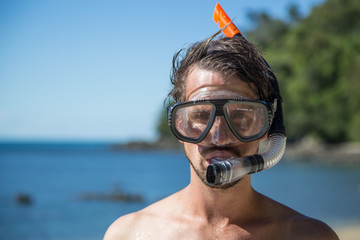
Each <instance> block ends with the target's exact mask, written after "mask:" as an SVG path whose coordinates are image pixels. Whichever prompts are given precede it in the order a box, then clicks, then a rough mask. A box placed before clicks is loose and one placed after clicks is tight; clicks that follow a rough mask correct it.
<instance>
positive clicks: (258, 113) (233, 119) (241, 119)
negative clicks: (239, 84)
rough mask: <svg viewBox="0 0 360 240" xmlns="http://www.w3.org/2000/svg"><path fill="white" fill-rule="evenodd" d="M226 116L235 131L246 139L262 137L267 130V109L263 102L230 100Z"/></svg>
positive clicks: (226, 107)
mask: <svg viewBox="0 0 360 240" xmlns="http://www.w3.org/2000/svg"><path fill="white" fill-rule="evenodd" d="M225 116H226V118H227V120H228V122H229V125H230V127H231V128H232V130H233V131H234V133H235V134H237V135H238V136H240V137H241V138H242V139H244V140H254V139H257V138H259V137H262V136H263V135H264V134H265V132H266V130H267V125H268V117H267V116H268V114H267V109H266V107H265V105H263V104H261V103H254V102H235V101H234V102H229V103H227V104H226V105H225Z"/></svg>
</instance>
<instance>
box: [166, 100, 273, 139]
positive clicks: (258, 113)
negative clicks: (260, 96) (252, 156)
mask: <svg viewBox="0 0 360 240" xmlns="http://www.w3.org/2000/svg"><path fill="white" fill-rule="evenodd" d="M275 109H276V101H275V102H274V103H268V102H265V101H260V100H251V99H247V98H241V97H238V98H227V99H204V100H203V99H202V100H194V101H188V102H183V103H175V104H174V105H172V106H170V107H169V108H168V120H169V125H170V128H171V130H172V132H173V133H174V135H175V136H176V137H177V138H178V139H179V140H181V141H185V142H190V143H199V142H201V141H202V140H203V139H204V138H205V137H206V135H207V134H208V133H209V131H210V130H211V128H212V126H213V124H214V122H215V119H216V117H224V118H225V120H226V123H227V125H228V127H229V129H230V130H231V132H232V133H233V134H234V135H235V136H236V138H237V139H238V140H240V141H242V142H250V141H254V140H258V139H261V138H262V137H263V136H264V135H265V134H266V133H267V132H268V130H269V127H270V126H271V123H272V119H273V116H274V112H275Z"/></svg>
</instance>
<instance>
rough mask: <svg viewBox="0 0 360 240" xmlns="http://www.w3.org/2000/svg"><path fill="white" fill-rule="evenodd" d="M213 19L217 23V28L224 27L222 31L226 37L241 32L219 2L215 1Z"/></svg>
mask: <svg viewBox="0 0 360 240" xmlns="http://www.w3.org/2000/svg"><path fill="white" fill-rule="evenodd" d="M213 19H214V21H215V22H216V23H217V24H219V28H224V27H225V28H224V29H223V33H224V34H225V36H226V37H233V36H235V35H236V34H241V32H240V31H239V29H238V28H237V27H236V26H235V24H234V23H233V22H232V21H231V19H230V18H229V17H228V15H227V14H226V13H225V11H224V9H222V7H221V6H220V4H219V3H216V6H215V11H214V16H213Z"/></svg>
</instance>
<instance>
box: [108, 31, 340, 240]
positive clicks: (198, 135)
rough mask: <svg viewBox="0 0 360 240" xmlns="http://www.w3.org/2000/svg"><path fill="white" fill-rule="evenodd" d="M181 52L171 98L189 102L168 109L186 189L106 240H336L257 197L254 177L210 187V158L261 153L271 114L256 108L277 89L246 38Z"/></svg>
mask: <svg viewBox="0 0 360 240" xmlns="http://www.w3.org/2000/svg"><path fill="white" fill-rule="evenodd" d="M180 52H181V51H180ZM180 52H179V53H178V54H176V55H175V57H174V60H173V74H172V79H171V81H172V83H173V85H174V88H173V90H172V91H171V93H170V95H171V96H172V98H173V99H174V101H175V102H177V103H184V102H189V101H190V102H191V103H189V104H179V106H180V107H176V108H173V109H172V116H171V117H172V118H173V119H175V120H173V121H172V130H173V132H174V133H175V135H176V136H177V138H179V140H180V141H181V142H183V143H184V149H185V153H186V156H187V158H188V160H189V162H190V165H191V167H190V171H191V179H190V184H189V185H188V186H187V187H186V188H184V189H183V190H181V191H179V192H177V193H175V194H173V195H171V196H169V197H167V198H165V199H163V200H161V201H159V202H157V203H154V204H152V205H150V206H149V207H147V208H145V209H143V210H141V211H138V212H136V213H132V214H129V215H126V216H123V217H121V218H119V219H118V220H116V221H115V222H114V223H113V224H112V225H111V226H110V227H109V229H108V231H107V233H106V235H105V240H113V239H272V240H274V239H276V240H279V239H291V240H294V239H327V240H329V239H338V237H337V236H336V234H335V233H334V232H333V230H332V229H331V228H329V227H328V226H327V225H326V224H325V223H323V222H320V221H318V220H315V219H311V218H309V217H306V216H304V215H302V214H300V213H298V212H296V211H294V210H292V209H290V208H288V207H286V206H284V205H282V204H280V203H278V202H276V201H274V200H272V199H270V198H268V197H266V196H264V195H262V194H260V193H258V192H256V191H255V190H254V189H253V188H252V186H251V175H245V176H244V177H242V178H241V179H240V180H237V181H234V182H231V183H227V184H223V185H211V184H209V183H208V182H207V179H206V169H207V167H208V165H209V164H211V163H212V162H213V160H212V159H217V160H218V161H222V160H224V159H229V158H238V157H243V156H249V155H254V154H256V153H258V149H259V143H260V141H262V140H264V139H265V138H266V137H267V135H266V133H267V132H266V131H267V130H268V126H266V123H267V121H265V120H266V119H267V118H268V115H267V114H268V113H267V112H266V111H262V110H261V109H264V107H262V106H263V105H265V102H269V101H270V96H273V94H274V92H273V91H274V89H273V88H272V87H271V84H270V81H271V79H270V78H271V75H269V71H270V70H269V68H268V66H267V65H266V64H265V63H264V61H263V60H262V57H261V55H260V54H259V52H258V51H257V50H256V49H255V47H254V46H253V45H252V44H250V43H249V42H247V41H246V40H245V39H244V38H243V37H233V38H219V37H218V36H217V34H215V35H214V36H212V37H210V38H209V39H206V40H205V41H203V42H200V43H196V44H194V45H192V46H191V47H189V49H188V50H187V51H186V54H185V56H184V57H183V58H182V59H181V54H180ZM228 99H231V101H228ZM260 100H261V101H260ZM212 103H216V104H217V106H218V107H215V108H216V111H220V112H221V113H222V111H223V112H227V113H222V114H217V115H216V116H215V115H211V110H209V111H207V110H206V108H208V109H213V106H212ZM232 104H234V106H235V107H232V106H233V105H232ZM219 106H220V107H219ZM174 109H177V110H174ZM218 109H220V110H218ZM221 109H222V110H221ZM234 109H235V110H236V111H234ZM214 111H215V110H214ZM210 115H211V116H210ZM225 115H227V116H226V117H225ZM226 118H227V119H226ZM211 119H212V120H213V123H212V125H211V126H210V128H208V129H206V127H207V126H209V122H210V121H211ZM261 119H263V120H261ZM230 126H232V127H233V129H231V127H230ZM264 131H265V132H264ZM235 134H237V135H240V137H238V136H235ZM241 136H243V137H241ZM239 139H243V140H244V141H241V140H239Z"/></svg>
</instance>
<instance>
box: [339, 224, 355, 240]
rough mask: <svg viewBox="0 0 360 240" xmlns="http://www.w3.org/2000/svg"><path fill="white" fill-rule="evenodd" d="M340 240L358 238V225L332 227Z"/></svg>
mask: <svg viewBox="0 0 360 240" xmlns="http://www.w3.org/2000/svg"><path fill="white" fill-rule="evenodd" d="M334 230H335V232H336V233H337V234H338V236H339V238H340V240H359V239H360V225H351V226H346V227H339V228H336V227H335V228H334Z"/></svg>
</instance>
